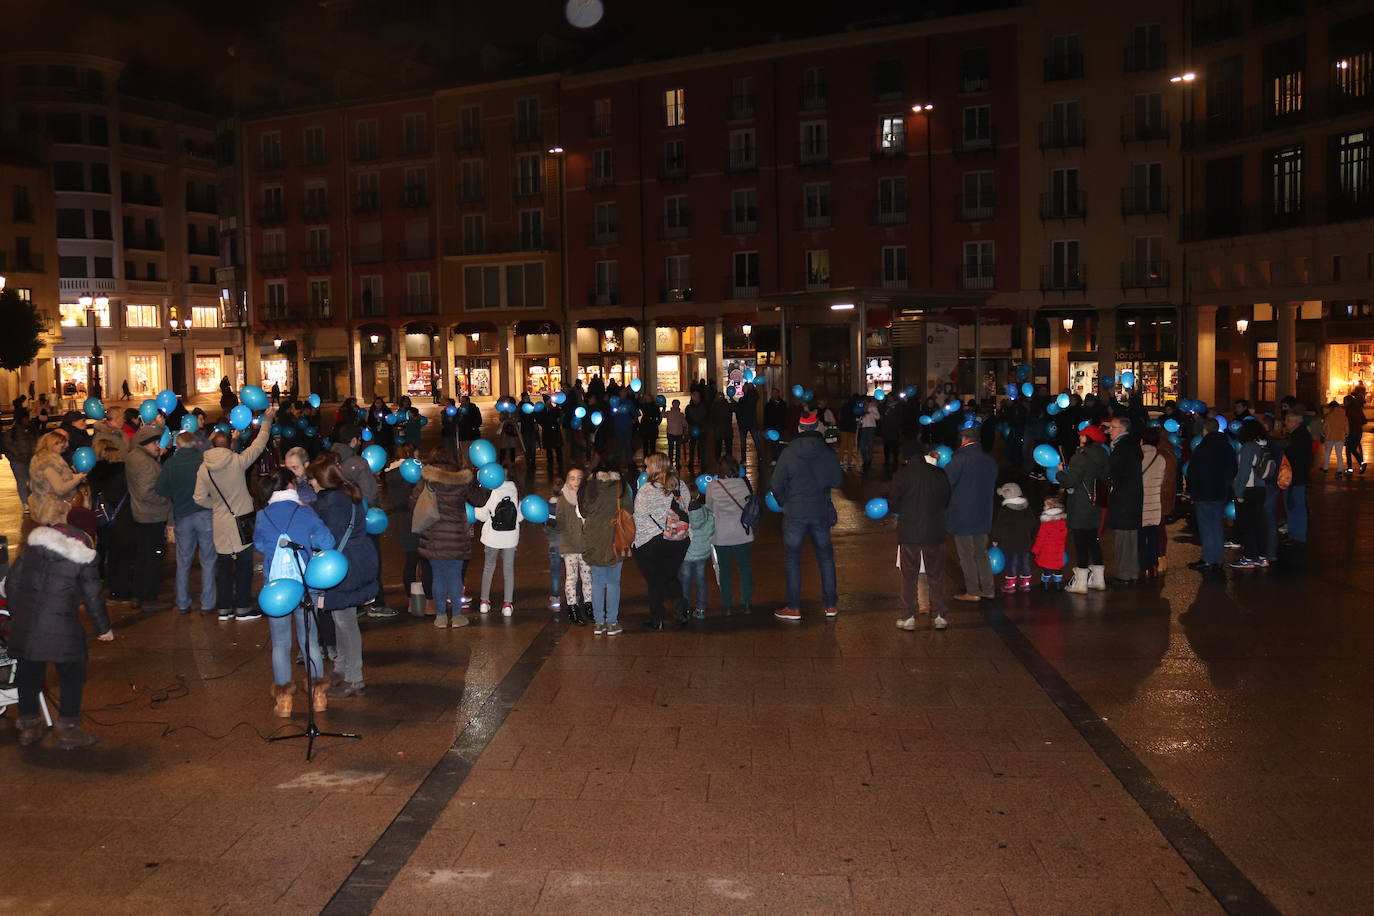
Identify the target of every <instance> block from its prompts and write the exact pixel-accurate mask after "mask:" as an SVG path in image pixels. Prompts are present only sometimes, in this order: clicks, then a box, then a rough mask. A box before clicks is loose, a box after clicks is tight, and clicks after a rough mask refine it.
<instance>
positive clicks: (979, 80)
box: [959, 70, 992, 93]
mask: <svg viewBox="0 0 1374 916" xmlns="http://www.w3.org/2000/svg"><path fill="white" fill-rule="evenodd" d="M991 88H992V77H991V76H990V75H989V74H988V73H987V72H986V71H983V70H977V71H970V72H968V73H960V74H959V91H960V92H963V93H973V92H987V91H988V90H990V89H991Z"/></svg>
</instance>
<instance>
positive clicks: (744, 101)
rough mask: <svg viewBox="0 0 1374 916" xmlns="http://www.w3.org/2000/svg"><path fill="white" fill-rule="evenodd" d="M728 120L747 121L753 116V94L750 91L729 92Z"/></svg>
mask: <svg viewBox="0 0 1374 916" xmlns="http://www.w3.org/2000/svg"><path fill="white" fill-rule="evenodd" d="M729 104H730V120H732V121H747V120H749V119H750V118H752V117H753V116H754V96H753V94H752V93H743V92H732V93H731V94H730V100H729Z"/></svg>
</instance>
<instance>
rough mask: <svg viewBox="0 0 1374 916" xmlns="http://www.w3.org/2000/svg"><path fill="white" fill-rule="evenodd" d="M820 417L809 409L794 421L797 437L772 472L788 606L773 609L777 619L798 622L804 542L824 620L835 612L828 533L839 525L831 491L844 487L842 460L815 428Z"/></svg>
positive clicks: (835, 589)
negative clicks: (811, 555)
mask: <svg viewBox="0 0 1374 916" xmlns="http://www.w3.org/2000/svg"><path fill="white" fill-rule="evenodd" d="M819 424H820V418H819V417H817V416H816V414H815V413H813V412H811V411H807V412H806V413H804V414H802V415H801V418H800V419H799V420H798V422H797V433H798V434H797V436H796V438H794V439H793V440H792V442H791V443H790V444H789V445H788V446H787V448H786V449H784V450H783V453H782V456H781V457H779V458H778V464H777V467H776V468H775V469H774V471H773V478H772V481H771V484H772V495H773V497H774V499H775V501H776V502H777V504H778V505H779V506H780V507H781V510H782V544H783V573H784V578H785V580H786V583H787V585H786V588H787V604H786V606H785V607H783V608H781V609H779V610H777V611H774V612H773V616H774V617H777V618H778V619H779V620H801V558H802V549H803V548H804V546H805V544H806V542H807V541H808V540H809V541H810V542H811V546H812V549H813V550H814V551H815V554H816V566H817V567H818V571H819V572H820V578H821V602H822V607H823V608H824V613H825V616H826V617H834V616H836V615H837V614H839V612H840V610H839V602H840V595H839V587H838V585H837V584H836V580H835V547H834V543H833V542H832V541H831V537H830V529H831V528H834V527H835V525H836V524H837V522H838V517H837V515H836V512H835V504H834V502H832V501H831V498H830V491H831V490H835V489H839V488H840V487H842V486H844V471H843V470H841V468H840V459H839V458H837V457H836V456H835V452H834V450H833V449H831V448H830V446H829V445H827V444H826V441H825V439H824V438H823V437H822V436H821V433H820V430H819V428H818V427H819Z"/></svg>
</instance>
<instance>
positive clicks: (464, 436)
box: [458, 395, 482, 451]
mask: <svg viewBox="0 0 1374 916" xmlns="http://www.w3.org/2000/svg"><path fill="white" fill-rule="evenodd" d="M480 438H482V410H481V408H479V407H478V406H477V405H476V404H474V403H472V398H470V397H468V396H467V395H463V397H462V399H461V400H460V401H459V403H458V447H459V450H460V451H461V450H462V449H463V448H464V447H465V446H467V445H469V444H471V443H472V442H475V441H476V440H478V439H480Z"/></svg>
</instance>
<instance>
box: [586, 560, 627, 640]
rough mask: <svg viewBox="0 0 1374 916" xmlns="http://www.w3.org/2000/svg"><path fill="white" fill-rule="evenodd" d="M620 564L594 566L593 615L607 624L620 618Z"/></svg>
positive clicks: (599, 621)
mask: <svg viewBox="0 0 1374 916" xmlns="http://www.w3.org/2000/svg"><path fill="white" fill-rule="evenodd" d="M620 566H621V564H619V563H617V564H615V565H614V566H593V567H591V571H592V617H594V618H595V619H596V622H597V623H600V624H605V625H607V626H610V625H614V624H615V623H616V622H617V621H619V620H620Z"/></svg>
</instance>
